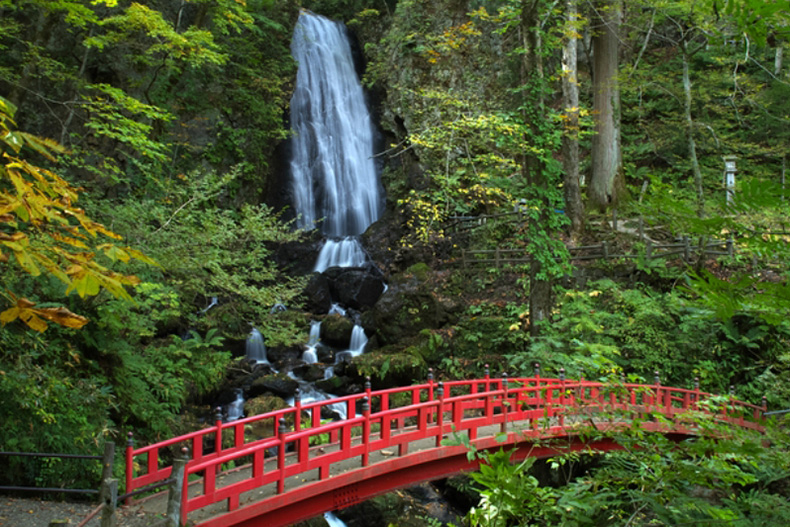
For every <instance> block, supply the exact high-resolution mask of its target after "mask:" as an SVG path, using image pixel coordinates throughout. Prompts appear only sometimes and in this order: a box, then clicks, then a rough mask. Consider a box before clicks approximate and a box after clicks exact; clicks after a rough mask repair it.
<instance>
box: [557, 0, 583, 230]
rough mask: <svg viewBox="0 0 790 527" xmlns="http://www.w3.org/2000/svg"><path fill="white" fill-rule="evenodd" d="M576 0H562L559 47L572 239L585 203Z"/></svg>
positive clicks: (567, 211) (567, 209) (567, 206)
mask: <svg viewBox="0 0 790 527" xmlns="http://www.w3.org/2000/svg"><path fill="white" fill-rule="evenodd" d="M578 25H579V9H578V4H577V0H566V1H565V29H564V35H565V44H564V46H563V48H562V106H563V111H564V114H563V115H564V123H565V132H564V133H563V135H562V166H563V169H564V172H565V177H564V188H565V214H566V215H567V216H568V219H570V222H571V226H570V235H571V240H577V239H578V238H579V236H580V235H581V231H582V230H583V229H584V204H583V203H582V196H581V187H580V181H579V134H580V123H579V113H580V109H579V71H578V70H579V65H578V61H577V58H576V48H577V46H578V40H579V31H578Z"/></svg>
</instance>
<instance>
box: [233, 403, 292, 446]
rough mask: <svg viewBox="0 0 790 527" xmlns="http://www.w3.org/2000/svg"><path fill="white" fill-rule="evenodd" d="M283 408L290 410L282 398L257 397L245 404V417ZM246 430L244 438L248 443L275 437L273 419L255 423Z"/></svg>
mask: <svg viewBox="0 0 790 527" xmlns="http://www.w3.org/2000/svg"><path fill="white" fill-rule="evenodd" d="M283 408H288V404H287V403H286V402H285V401H284V400H282V399H281V398H279V397H276V396H274V395H268V394H267V395H261V396H258V397H255V398H254V399H249V400H248V401H247V402H245V403H244V415H246V416H247V417H252V416H254V415H260V414H265V413H267V412H273V411H274V410H281V409H283ZM244 428H245V429H244V436H245V438H246V440H247V441H253V440H254V439H261V438H264V437H272V436H274V420H273V419H262V420H260V421H255V422H253V423H251V424H250V425H247V426H245V427H244ZM228 437H229V436H228Z"/></svg>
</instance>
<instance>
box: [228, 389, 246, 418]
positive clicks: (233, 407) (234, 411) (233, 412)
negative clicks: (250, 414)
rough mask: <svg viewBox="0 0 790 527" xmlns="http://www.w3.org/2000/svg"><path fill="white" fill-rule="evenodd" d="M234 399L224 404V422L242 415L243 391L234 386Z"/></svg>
mask: <svg viewBox="0 0 790 527" xmlns="http://www.w3.org/2000/svg"><path fill="white" fill-rule="evenodd" d="M235 392H236V399H234V400H233V402H232V403H230V404H228V405H226V406H225V422H226V423H227V422H230V421H235V420H237V419H241V418H242V417H244V391H243V390H242V389H241V388H236V390H235Z"/></svg>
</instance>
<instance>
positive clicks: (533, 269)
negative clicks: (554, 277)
mask: <svg viewBox="0 0 790 527" xmlns="http://www.w3.org/2000/svg"><path fill="white" fill-rule="evenodd" d="M539 5H540V0H531V1H530V2H528V5H524V6H523V10H522V15H521V32H522V36H523V44H524V49H525V50H526V51H525V53H524V54H523V58H522V64H521V65H522V69H521V71H522V79H521V82H522V84H532V85H533V86H535V87H536V88H537V89H535V90H527V93H530V92H533V93H536V94H537V99H536V100H534V101H530V103H531V104H532V105H533V108H536V111H533V112H532V113H531V114H530V115H525V116H524V118H525V122H526V123H528V125H529V127H530V128H531V129H532V131H533V136H534V137H539V135H540V134H541V133H542V132H541V130H540V126H539V125H540V123H539V122H537V121H538V120H539V119H542V118H543V116H545V101H544V100H543V95H542V91H541V88H542V83H543V80H544V79H543V64H542V59H541V54H540V45H541V41H540V31H539V29H540V27H539V23H540V19H539V13H538V6H539ZM525 161H526V162H525V164H524V177H525V178H526V179H527V181H529V182H530V184H531V185H532V186H533V187H535V190H536V192H538V193H540V192H541V189H544V188H545V187H546V186H547V181H546V170H545V166H544V162H543V161H542V160H541V159H540V158H539V157H538V156H536V155H534V154H527V155H526V156H525ZM542 195H543V196H545V192H543V193H542ZM549 210H550V207H549V203H548V202H547V201H545V202H544V203H543V204H542V206H541V213H540V218H539V219H538V224H543V225H545V224H546V223H547V221H546V220H545V217H546V215H547V214H549ZM552 212H553V211H552ZM551 290H552V283H551V279H550V278H549V277H547V276H546V273H544V272H543V266H542V264H541V261H540V259H538V258H536V257H535V255H534V254H533V255H532V262H531V263H530V269H529V320H530V334H532V335H537V334H538V333H539V332H540V327H541V324H540V322H542V321H543V320H545V319H546V318H547V317H548V316H549V314H550V313H551V308H552V295H551Z"/></svg>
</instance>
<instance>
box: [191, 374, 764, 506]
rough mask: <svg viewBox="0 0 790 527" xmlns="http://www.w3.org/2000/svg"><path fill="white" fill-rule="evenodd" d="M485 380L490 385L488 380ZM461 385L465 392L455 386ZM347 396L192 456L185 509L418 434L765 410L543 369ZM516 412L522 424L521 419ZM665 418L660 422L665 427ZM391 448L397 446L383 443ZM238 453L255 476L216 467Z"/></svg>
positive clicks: (231, 500) (694, 392)
mask: <svg viewBox="0 0 790 527" xmlns="http://www.w3.org/2000/svg"><path fill="white" fill-rule="evenodd" d="M475 386H476V387H475ZM483 386H485V387H486V388H488V389H482V390H481V389H480V388H481V387H483ZM453 391H455V392H456V393H457V395H452V392H453ZM402 394H406V395H407V396H410V397H411V398H412V401H414V402H412V403H411V404H406V405H399V406H391V405H390V402H391V399H392V397H393V396H399V397H402V396H403V395H402ZM423 395H425V397H423ZM341 399H343V400H345V401H348V402H357V401H359V402H360V409H361V411H360V412H359V413H354V414H351V413H349V416H350V417H349V418H347V419H344V420H339V421H334V422H330V423H326V424H319V425H318V426H314V427H311V428H301V427H300V426H299V422H298V421H297V422H296V423H295V424H296V426H295V427H294V428H293V431H292V429H291V425H290V424H289V423H288V422H287V421H286V418H285V415H286V414H284V413H282V412H278V413H277V415H282V417H279V421H278V426H277V428H276V429H275V433H274V435H273V436H271V437H267V438H264V439H259V440H257V441H252V442H249V443H247V444H245V445H243V446H241V447H238V448H233V449H226V450H224V451H222V452H218V453H215V454H212V455H207V456H203V458H202V459H201V460H198V461H196V462H193V463H191V464H189V465H188V466H187V469H186V470H187V475H188V476H192V478H193V479H194V477H196V476H199V477H200V481H201V484H200V485H199V487H200V488H199V489H197V493H196V494H195V489H193V493H192V495H191V496H190V495H189V493H188V492H186V491H185V492H184V494H183V495H184V503H183V505H182V511H183V514H184V515H186V514H187V513H189V512H191V511H195V510H198V509H201V508H203V507H207V506H209V505H212V504H215V503H219V502H222V501H226V502H227V508H228V510H235V509H236V508H238V507H239V501H240V495H241V494H242V493H244V492H248V491H252V490H255V489H259V488H261V487H264V486H266V485H274V487H273V490H274V493H275V494H282V493H283V492H285V490H286V481H289V483H288V487H289V488H288V491H289V496H290V495H291V494H290V493H291V492H293V493H294V494H293V495H298V494H299V492H300V490H301V489H304V487H299V485H300V483H299V482H293V480H289V478H294V477H295V476H298V475H305V474H306V473H308V472H310V473H311V474H313V476H312V477H314V478H317V480H318V481H321V480H325V479H327V478H329V477H330V476H331V471H332V467H333V464H335V463H339V462H341V461H344V460H349V459H357V460H358V463H359V465H360V466H362V467H365V466H368V465H369V464H370V463H381V462H386V461H387V460H389V459H394V458H392V456H395V455H396V454H395V452H394V450H395V449H397V456H398V457H402V456H406V455H408V454H409V449H410V447H413V448H417V444H418V443H419V448H421V449H423V448H425V447H426V445H425V442H426V441H428V443H429V444H428V445H427V446H428V447H429V448H435V447H439V446H440V445H441V443H442V440H443V439H445V438H447V437H449V436H451V435H465V436H466V438H467V439H468V440H469V442H471V443H472V444H474V442H475V441H477V440H478V439H480V438H483V437H492V436H494V435H497V434H501V433H517V434H521V435H523V436H525V437H535V438H550V437H560V436H568V434H569V433H571V432H569V430H572V429H573V428H575V427H578V426H584V425H585V424H589V423H591V422H594V420H595V414H597V413H599V412H606V413H608V414H610V415H609V416H608V417H607V419H609V420H610V421H611V419H612V418H611V414H612V413H613V414H615V415H617V417H618V418H619V422H620V423H626V422H628V421H629V420H633V419H637V418H654V417H655V416H657V415H663V416H664V417H665V418H667V419H675V418H677V417H678V416H679V415H681V414H686V413H688V412H689V411H698V412H701V413H705V414H708V415H713V416H714V417H715V418H716V420H719V421H723V422H727V423H730V424H733V425H735V426H740V427H744V428H752V429H758V430H759V429H760V428H761V419H762V414H763V412H764V410H765V408H764V407H760V406H756V405H751V404H748V403H744V402H741V401H737V400H735V399H733V398H732V397H727V396H725V397H720V396H714V395H711V394H708V393H705V392H700V391H699V389H698V388H696V389H683V388H674V387H665V386H661V385H660V384H658V383H655V384H652V385H643V384H627V383H617V384H603V383H599V382H591V381H566V380H562V379H540V378H523V379H512V380H508V379H506V378H503V379H497V380H494V379H486V380H484V381H471V382H466V383H458V382H452V383H433V382H429V383H427V384H422V385H418V386H414V387H410V389H406V390H404V389H392V390H381V391H377V392H371V391H369V389H368V390H366V392H363V393H361V394H358V395H355V396H347V397H345V398H341ZM371 401H378V409H376V410H372V409H371ZM319 407H320V405H313V404H312V403H311V404H310V405H305V407H301V408H300V407H299V406H298V405H297V412H299V413H301V412H304V411H309V410H314V409H315V408H319ZM349 408H351V405H350V404H349ZM618 414H619V415H618ZM296 415H299V414H298V413H297V414H296ZM602 415H603V414H602ZM267 416H268V417H267V418H272V415H270V414H267ZM591 416H592V417H591ZM294 417H295V416H294ZM515 422H519V423H520V425H519V426H517V427H514V426H513V425H512V423H515ZM661 426H663V425H661V424H660V423H659V424H657V425H656V428H657V429H661V428H660V427H661ZM327 438H328V439H327ZM385 449H393V450H392V451H386V453H382V452H383V451H385ZM230 463H233V464H234V465H236V466H239V465H242V464H248V465H249V470H248V472H247V473H246V476H244V477H238V478H236V479H235V480H233V482H231V483H228V484H224V485H223V484H221V483H219V482H218V479H217V474H218V473H220V471H221V469H222V468H223V466H227V464H230ZM312 471H315V472H312ZM186 479H189V478H188V477H187V478H185V480H186ZM185 519H186V517H184V520H185Z"/></svg>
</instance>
